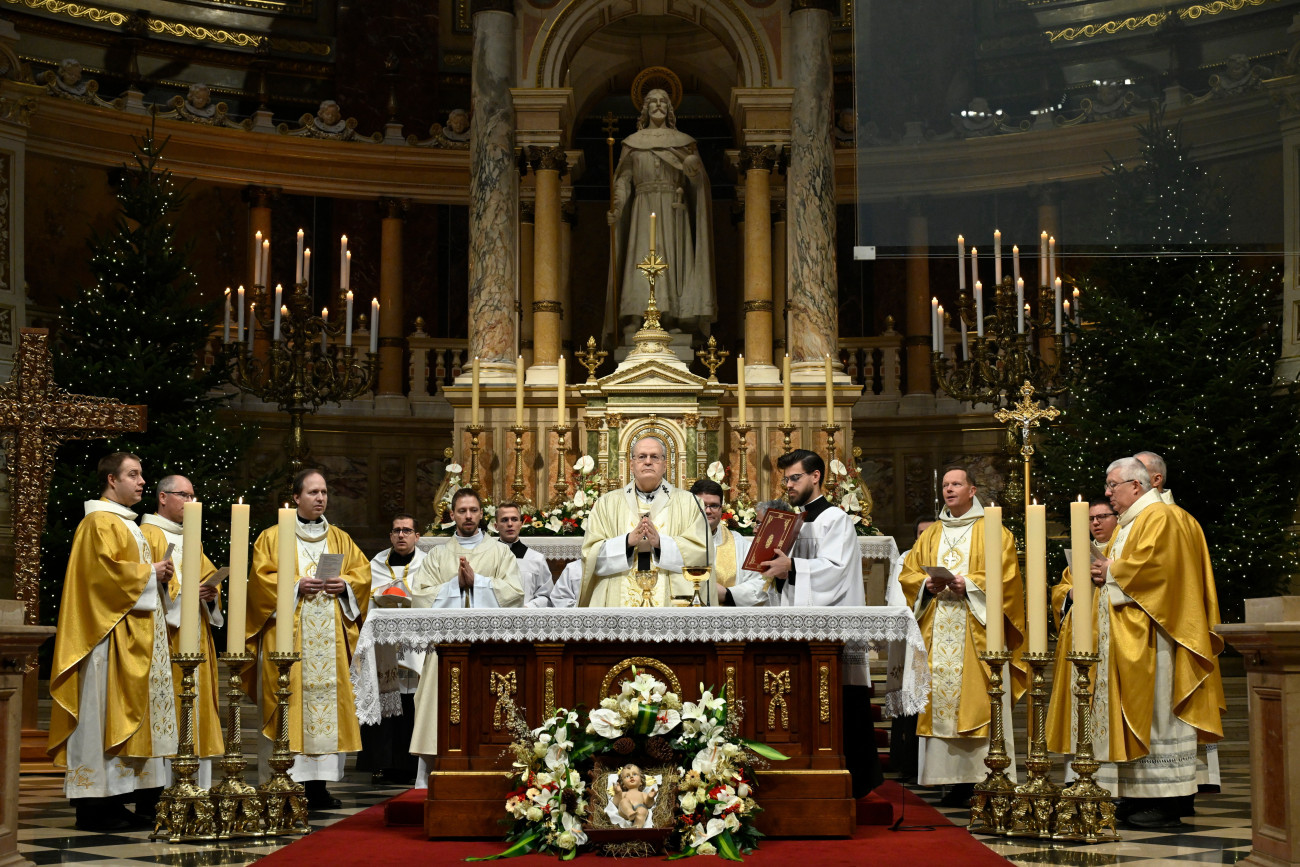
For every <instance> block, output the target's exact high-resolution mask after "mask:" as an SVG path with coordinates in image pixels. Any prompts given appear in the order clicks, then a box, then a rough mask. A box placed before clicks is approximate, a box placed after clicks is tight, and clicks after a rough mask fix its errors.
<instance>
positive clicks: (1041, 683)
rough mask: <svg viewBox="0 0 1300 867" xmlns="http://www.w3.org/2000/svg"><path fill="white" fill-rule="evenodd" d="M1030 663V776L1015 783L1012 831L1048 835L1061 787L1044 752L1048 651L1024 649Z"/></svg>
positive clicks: (1051, 829) (1022, 835) (1028, 764)
mask: <svg viewBox="0 0 1300 867" xmlns="http://www.w3.org/2000/svg"><path fill="white" fill-rule="evenodd" d="M1020 658H1021V659H1023V660H1025V661H1026V662H1028V663H1029V671H1030V681H1029V682H1030V688H1029V731H1028V738H1029V758H1028V759H1027V760H1026V762H1025V768H1026V770H1027V771H1028V774H1029V779H1028V780H1026V781H1025V782H1023V783H1021V784H1020V785H1018V786H1016V795H1015V803H1014V805H1013V806H1012V809H1011V814H1012V828H1011V835H1012V836H1016V837H1038V838H1040V839H1049V838H1050V837H1051V836H1052V831H1053V829H1054V827H1055V815H1056V801H1057V798H1059V797H1060V793H1061V788H1060V786H1057V785H1056V784H1055V783H1053V782H1052V780H1051V771H1052V760H1051V759H1050V758H1049V757H1048V755H1047V700H1048V697H1049V696H1050V694H1051V690H1050V689H1049V688H1048V686H1047V676H1046V669H1047V666H1048V664H1050V663H1051V661H1052V654H1050V653H1024V654H1021V657H1020Z"/></svg>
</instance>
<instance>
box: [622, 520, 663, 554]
mask: <svg viewBox="0 0 1300 867" xmlns="http://www.w3.org/2000/svg"><path fill="white" fill-rule="evenodd" d="M627 541H628V544H630V545H631V546H632V547H633V548H635V549H636V550H637V551H643V552H644V551H653V550H655V549H656V548H658V547H659V528H657V527H656V526H655V525H654V522H653V521H651V520H650V516H649V515H642V516H641V520H640V522H638V523H637V525H636V526H635V527H633V528H632V532H630V533H628V534H627Z"/></svg>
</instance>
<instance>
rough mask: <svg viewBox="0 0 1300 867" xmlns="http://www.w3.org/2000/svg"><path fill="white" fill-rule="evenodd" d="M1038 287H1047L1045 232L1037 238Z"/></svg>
mask: <svg viewBox="0 0 1300 867" xmlns="http://www.w3.org/2000/svg"><path fill="white" fill-rule="evenodd" d="M1038 285H1039V286H1046V285H1047V231H1046V230H1044V231H1043V233H1042V234H1041V235H1039V236H1038Z"/></svg>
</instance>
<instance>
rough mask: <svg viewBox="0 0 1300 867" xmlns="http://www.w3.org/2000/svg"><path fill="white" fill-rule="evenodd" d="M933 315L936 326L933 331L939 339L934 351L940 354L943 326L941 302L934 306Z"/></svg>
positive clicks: (941, 350) (941, 351)
mask: <svg viewBox="0 0 1300 867" xmlns="http://www.w3.org/2000/svg"><path fill="white" fill-rule="evenodd" d="M934 315H935V326H936V327H935V329H934V332H935V335H936V336H937V338H938V341H939V345H938V347H937V348H936V349H935V351H936V352H938V353H939V354H940V355H943V328H944V325H945V323H944V321H943V305H942V304H940V305H939V306H938V307H936V308H935V311H934Z"/></svg>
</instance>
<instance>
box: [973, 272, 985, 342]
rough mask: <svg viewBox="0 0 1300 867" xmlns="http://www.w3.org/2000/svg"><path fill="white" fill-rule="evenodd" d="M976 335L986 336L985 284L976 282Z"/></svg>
mask: <svg viewBox="0 0 1300 867" xmlns="http://www.w3.org/2000/svg"><path fill="white" fill-rule="evenodd" d="M975 336H976V337H983V336H984V284H983V283H976V284H975Z"/></svg>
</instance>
